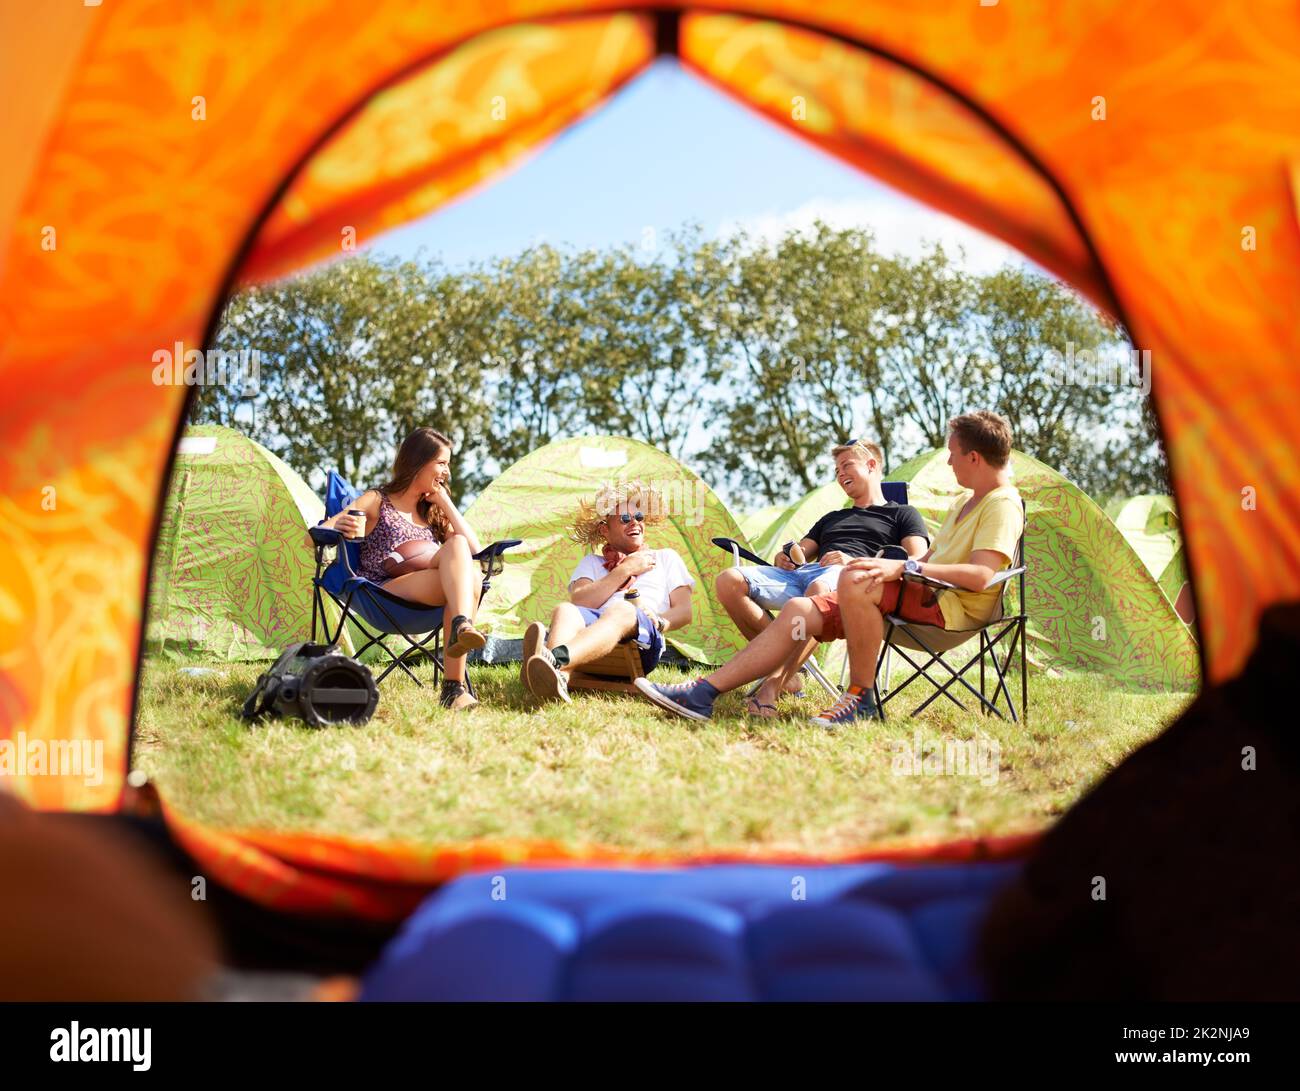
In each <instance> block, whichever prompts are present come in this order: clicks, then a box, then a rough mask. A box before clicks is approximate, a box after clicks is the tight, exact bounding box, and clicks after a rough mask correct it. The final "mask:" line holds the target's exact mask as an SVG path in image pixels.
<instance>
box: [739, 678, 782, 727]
mask: <svg viewBox="0 0 1300 1091" xmlns="http://www.w3.org/2000/svg"><path fill="white" fill-rule="evenodd" d="M777 697H778V694H777V688H776V686H775V685H774V684H773V683H772V681H771V680H770V679H769V680H768V681H766V682H764V683H763V684H762V685H761V686H759V687H758V689H756V690H755V691H754V692H753V693H752V694H751V695H750V697H749V699H748V700H747V701H746V702H745V711H746V712H748V713H749V714H750V715H751V716H753V717H754V718H755V719H759V720H775V719H776V718H777V717H778V716H779V715H780V713H779V712H778V711H777V708H776V702H777Z"/></svg>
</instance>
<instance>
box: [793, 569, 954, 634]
mask: <svg viewBox="0 0 1300 1091" xmlns="http://www.w3.org/2000/svg"><path fill="white" fill-rule="evenodd" d="M900 595H901V596H902V603H901V605H900V603H899V596H900ZM812 604H813V605H814V606H815V607H816V608H817V612H818V613H819V614H821V616H822V632H821V636H819V637H818V638H817V639H818V640H820V641H821V642H822V643H823V644H827V643H829V642H830V641H832V640H843V639H844V619H843V618H842V617H840V602H839V596H838V595H837V594H836V593H835V592H834V591H832V592H830V593H829V594H826V595H813V597H812ZM880 612H881V613H882V614H897V615H898V616H899V617H901V618H904V619H905V620H907V621H915V622H918V623H919V624H921V625H936V626H938V627H939V628H940V629H942V628H943V611H942V610H940V609H939V596H938V595H937V594H936V593H935V590H934V588H933V587H927V586H926V585H925V584H923V583H909V582H907V581H906V580H892V581H890V582H889V583H886V584H884V585H883V588H882V590H881V593H880Z"/></svg>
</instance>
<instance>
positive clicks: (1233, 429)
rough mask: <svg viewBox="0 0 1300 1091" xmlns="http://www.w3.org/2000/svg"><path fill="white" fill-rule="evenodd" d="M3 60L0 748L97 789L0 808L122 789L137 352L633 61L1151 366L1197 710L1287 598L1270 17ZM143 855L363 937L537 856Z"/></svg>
mask: <svg viewBox="0 0 1300 1091" xmlns="http://www.w3.org/2000/svg"><path fill="white" fill-rule="evenodd" d="M0 51H2V53H3V60H2V62H0V102H3V103H4V104H5V106H4V110H5V116H6V120H5V125H4V127H3V129H0V141H2V142H3V146H2V148H0V151H2V152H3V156H2V158H0V162H3V164H4V166H3V174H0V406H3V410H2V411H0V434H2V437H3V443H0V467H3V469H2V473H3V481H4V489H3V493H2V494H0V525H3V527H4V532H3V534H2V535H0V619H3V624H2V625H0V737H3V738H6V739H10V740H19V739H23V740H47V741H49V740H87V741H92V742H101V743H102V744H103V746H104V748H105V752H106V753H105V757H106V761H107V769H108V774H107V775H106V776H105V777H104V779H103V781H102V783H99V784H97V785H88V784H86V783H85V782H84V781H85V778H82V777H67V778H62V777H56V776H28V777H25V778H23V777H19V778H17V779H16V780H14V781H13V783H14V784H15V785H16V790H17V791H18V792H19V793H20V794H21V795H22V796H24V797H25V798H26V799H28V800H29V801H30V802H32V803H33V804H35V805H37V806H39V807H43V808H48V809H60V808H61V809H85V810H110V809H112V808H114V807H115V806H116V805H117V803H118V799H119V793H120V791H121V788H122V784H123V778H124V776H125V773H126V764H127V753H128V751H127V740H128V736H129V724H130V723H131V719H132V703H133V694H134V686H135V678H136V672H137V667H138V660H139V647H140V632H141V612H142V604H143V602H144V593H145V587H146V582H147V579H148V571H147V567H148V560H149V557H150V556H151V544H152V541H153V538H154V534H155V530H156V525H157V518H158V511H159V505H160V498H161V494H162V490H163V488H164V485H165V482H166V480H167V470H168V463H169V458H170V455H171V451H172V448H173V446H174V440H175V438H176V435H177V431H178V427H179V421H180V419H181V411H182V406H183V402H184V397H185V393H186V388H185V387H184V386H176V385H168V384H165V383H164V384H158V383H155V381H154V377H155V370H156V366H157V362H158V359H159V356H158V354H159V353H163V354H166V353H171V352H174V351H176V347H177V346H178V345H179V346H180V351H181V352H185V351H188V350H194V349H201V348H203V346H204V345H205V341H206V339H207V338H208V336H209V335H210V334H211V332H212V329H213V326H214V322H215V319H216V315H217V314H218V312H219V308H220V306H221V304H222V301H223V299H224V298H225V296H226V295H227V293H228V292H229V291H230V290H231V288H232V287H233V286H235V285H236V284H237V283H239V282H240V281H241V280H247V279H255V278H264V277H271V276H276V275H280V274H283V273H286V272H289V271H291V270H294V269H297V268H300V267H302V266H303V265H304V264H306V263H309V262H311V261H314V260H318V259H321V258H325V257H328V256H331V255H337V254H339V253H340V252H345V251H346V250H347V249H349V248H350V247H352V246H354V245H356V244H358V243H360V242H364V241H365V240H366V239H368V238H371V237H373V236H374V235H375V234H376V233H378V232H380V231H382V230H384V229H385V228H388V227H390V226H392V225H394V224H398V223H401V222H403V221H406V220H409V219H411V218H412V217H415V216H419V215H422V214H424V213H427V212H429V211H431V210H433V209H435V208H437V207H439V206H440V205H442V204H444V203H446V202H447V201H449V200H451V199H452V198H454V197H455V196H456V195H458V194H460V193H463V192H465V191H466V190H467V189H469V188H470V187H473V186H475V185H477V184H479V183H481V182H483V181H486V180H488V179H490V178H492V177H493V176H495V175H496V174H497V173H498V172H500V171H501V170H503V169H504V168H506V167H508V166H509V165H511V164H512V163H515V162H517V161H518V160H519V159H520V157H521V156H523V155H525V154H526V153H528V152H530V151H533V150H535V149H536V148H537V147H538V146H539V145H540V144H541V143H542V142H543V141H545V140H546V139H547V138H548V137H550V136H552V135H553V134H555V133H557V132H559V131H561V130H562V129H563V128H564V127H565V126H567V125H569V124H570V123H572V122H573V121H574V120H576V119H578V118H580V117H581V116H583V115H584V114H585V113H586V112H588V111H590V110H592V109H594V108H596V107H597V106H598V105H599V104H600V103H601V102H602V101H603V100H605V99H606V98H608V97H609V96H610V95H611V94H614V93H615V92H616V91H617V90H618V88H619V87H620V86H621V85H622V84H624V83H625V82H626V81H627V80H629V79H630V78H632V77H633V76H635V75H636V74H637V73H638V72H640V71H642V70H643V69H644V68H645V67H646V66H647V65H649V64H650V63H652V62H653V61H654V60H655V59H656V57H659V56H662V55H665V54H667V55H675V56H676V57H677V58H679V60H680V62H681V63H682V64H683V65H684V66H685V67H686V69H687V70H689V71H690V72H693V73H694V74H696V75H697V76H698V77H699V78H701V79H704V80H706V81H708V82H709V83H710V84H712V85H713V86H714V87H716V88H718V89H719V90H721V91H722V92H725V93H726V94H729V95H732V96H734V97H735V98H736V99H738V100H739V101H741V102H743V103H746V104H748V105H749V106H750V107H752V108H753V109H754V110H757V111H759V112H760V113H761V114H762V115H763V116H765V117H767V118H769V119H770V120H772V121H773V122H774V123H776V124H778V125H781V126H782V127H784V128H785V129H786V130H788V131H789V132H790V133H792V134H794V135H795V136H797V137H799V138H801V139H804V140H807V141H810V142H812V143H813V144H815V145H817V146H818V147H821V148H824V149H826V150H828V151H829V152H831V153H833V154H835V155H837V156H839V157H841V158H842V159H844V160H846V161H848V162H850V163H853V164H856V165H857V166H858V167H860V168H861V169H862V170H864V171H867V172H869V173H871V174H873V175H876V176H877V177H879V178H881V179H883V180H885V181H887V182H888V183H890V184H892V185H894V186H896V187H897V188H899V189H901V190H903V191H905V192H907V193H910V194H912V195H914V196H915V197H917V198H918V199H920V200H922V201H925V202H927V203H928V204H930V205H932V206H935V207H937V208H940V209H943V210H944V211H947V212H949V213H951V214H953V215H955V216H958V217H960V218H962V219H963V220H966V221H967V222H969V223H971V224H973V225H975V226H977V227H980V228H982V229H984V230H986V231H989V232H991V233H993V234H995V235H997V236H999V237H1001V238H1002V239H1004V240H1006V241H1007V242H1009V243H1011V244H1012V245H1015V246H1017V247H1019V248H1020V249H1021V250H1022V251H1024V252H1025V253H1026V254H1028V255H1029V256H1030V257H1032V258H1033V259H1035V260H1036V261H1038V262H1039V263H1040V264H1042V265H1043V266H1045V267H1046V268H1048V269H1051V270H1052V271H1053V272H1055V273H1057V274H1058V275H1060V276H1061V277H1063V278H1064V279H1066V280H1068V281H1070V282H1071V283H1073V284H1074V285H1076V286H1077V287H1078V288H1079V289H1080V290H1081V291H1083V292H1084V293H1086V294H1087V295H1088V296H1089V297H1090V298H1091V299H1092V300H1094V301H1095V302H1096V303H1097V304H1098V305H1099V306H1101V307H1103V308H1105V309H1106V310H1108V311H1110V312H1111V313H1112V314H1114V315H1115V316H1116V317H1118V318H1119V319H1120V320H1122V321H1123V323H1124V324H1125V326H1126V327H1127V328H1128V330H1129V332H1130V333H1131V335H1132V338H1133V340H1134V343H1135V344H1136V345H1137V346H1138V347H1139V348H1141V349H1146V350H1150V353H1151V361H1152V373H1153V379H1154V394H1155V400H1156V405H1157V408H1158V411H1159V416H1160V421H1161V425H1162V428H1163V432H1164V435H1165V437H1166V440H1167V445H1168V449H1169V454H1170V458H1171V460H1172V466H1173V472H1174V481H1175V486H1176V491H1177V498H1178V501H1179V505H1180V508H1181V513H1182V518H1183V526H1184V530H1185V533H1186V540H1187V548H1188V551H1189V559H1190V566H1191V570H1192V572H1193V574H1194V582H1195V588H1196V594H1197V597H1198V600H1199V609H1198V610H1197V614H1198V616H1199V618H1200V619H1201V621H1200V624H1201V628H1202V633H1201V636H1202V648H1203V650H1204V657H1205V660H1204V665H1205V669H1206V673H1207V676H1208V677H1209V678H1210V679H1211V680H1218V679H1222V678H1225V677H1228V676H1230V675H1232V674H1233V673H1234V672H1235V671H1236V670H1237V669H1238V667H1239V666H1240V665H1241V664H1242V662H1243V661H1244V659H1245V657H1246V655H1247V654H1248V653H1249V651H1250V649H1251V646H1252V642H1253V640H1254V635H1255V630H1256V622H1257V619H1258V616H1259V613H1260V611H1261V609H1262V608H1263V607H1264V606H1265V605H1266V604H1268V603H1270V602H1273V601H1277V600H1285V599H1294V598H1297V597H1298V596H1300V468H1298V463H1300V459H1297V447H1298V446H1300V443H1298V441H1297V439H1296V429H1295V426H1294V413H1295V407H1296V406H1297V405H1300V367H1298V366H1297V365H1296V363H1295V361H1296V360H1297V359H1300V324H1297V322H1296V320H1295V315H1296V308H1297V303H1300V230H1298V225H1297V215H1296V213H1297V202H1298V201H1300V126H1298V125H1297V119H1300V9H1297V8H1296V7H1295V6H1294V5H1290V4H1255V5H1251V6H1250V7H1249V8H1241V7H1234V6H1230V5H1215V4H1205V3H1202V2H1199V0H1142V2H1137V3H1135V2H1134V0H1060V2H1058V3H1053V4H1050V5H1048V4H1039V3H1029V2H1026V0H917V2H916V3H911V4H898V3H896V2H885V0H822V2H819V3H816V4H814V3H807V2H796V0H714V2H712V3H708V4H691V3H681V2H672V0H661V2H659V3H655V4H653V5H649V4H647V5H643V6H640V7H635V6H629V5H628V4H626V3H619V2H617V0H490V2H483V3H475V4H467V3H450V2H443V0H431V2H429V3H423V4H411V3H409V0H364V2H361V0H286V2H285V3H283V4H275V5H267V4H264V3H261V2H259V0H191V2H187V3H184V4H177V3H172V2H168V0H108V2H106V3H102V4H100V3H97V2H95V0H85V2H84V3H83V4H76V3H72V2H68V3H61V4H41V5H19V4H6V5H4V6H3V8H0ZM163 358H166V357H165V356H164V357H163ZM122 482H130V483H131V486H130V488H124V487H123V486H122V484H121V483H122ZM175 828H176V830H177V832H178V834H179V836H180V837H181V839H182V840H183V841H184V842H185V843H186V844H187V845H188V846H189V847H190V848H191V849H192V850H193V851H195V852H196V853H198V854H199V855H200V856H201V857H202V858H204V859H206V860H209V861H210V862H211V863H212V870H213V873H214V874H218V875H224V876H226V877H227V878H229V879H230V880H231V881H232V882H235V883H236V885H238V887H239V888H240V889H241V890H244V891H246V892H249V893H252V894H254V895H255V896H257V897H259V898H260V899H262V900H263V901H266V902H271V903H276V904H287V905H288V904H291V905H294V906H298V907H309V908H318V909H324V908H328V907H331V906H335V907H339V908H342V909H346V910H348V911H351V912H364V913H368V914H371V915H380V916H382V915H385V914H386V913H391V912H394V911H395V910H394V908H393V903H391V902H388V901H384V900H383V898H379V900H378V901H376V900H375V899H376V898H377V897H378V895H373V889H374V887H375V886H376V884H378V885H382V883H380V882H379V881H380V880H383V881H384V882H387V883H388V884H389V886H387V887H384V889H386V890H390V891H391V889H393V886H392V884H393V883H394V882H395V881H399V880H400V881H405V882H408V883H414V884H417V885H418V884H420V883H428V882H433V881H436V880H438V879H440V878H443V877H445V876H446V875H447V874H450V873H452V872H454V871H455V870H457V869H459V868H462V867H465V866H470V865H472V864H474V863H479V864H482V863H490V862H492V861H494V860H497V859H501V858H502V857H503V856H504V857H507V858H511V859H517V858H523V857H528V858H536V857H539V856H541V857H551V858H554V856H555V855H556V854H563V852H564V850H563V848H562V847H556V846H538V845H526V846H507V845H494V846H485V847H482V848H481V849H480V848H478V847H465V846H454V847H451V848H446V847H434V848H428V847H425V848H416V847H410V846H406V847H401V846H394V847H392V848H389V849H384V848H380V849H374V848H371V847H366V846H349V845H346V844H342V845H341V844H337V843H333V842H325V841H323V840H315V839H306V840H304V839H301V838H295V839H288V838H276V837H274V836H270V835H267V836H262V837H235V836H234V835H231V834H229V833H222V832H219V831H212V830H204V829H199V828H195V827H192V826H189V825H187V824H186V823H185V822H184V820H182V819H180V818H176V819H175ZM950 851H951V852H953V853H955V854H957V855H962V854H964V853H966V852H967V851H969V846H967V847H962V846H953V847H951V850H950ZM365 876H371V877H373V878H374V879H375V881H376V883H375V884H372V885H371V886H370V887H366V886H365V884H364V883H363V882H362V879H363V877H365ZM399 885H400V883H399ZM407 894H409V891H407ZM406 896H407V895H406V894H403V895H402V897H406ZM398 900H399V901H400V900H401V898H399V899H398Z"/></svg>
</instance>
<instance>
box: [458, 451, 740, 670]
mask: <svg viewBox="0 0 1300 1091" xmlns="http://www.w3.org/2000/svg"><path fill="white" fill-rule="evenodd" d="M625 480H640V481H644V482H647V483H649V484H652V485H653V486H654V487H655V488H656V489H657V490H658V491H659V493H660V495H661V496H662V497H663V500H664V507H665V515H666V517H667V518H666V519H665V521H664V522H663V523H662V524H661V525H659V526H656V527H654V528H653V529H651V530H650V531H648V532H647V534H646V541H647V543H648V544H649V545H650V546H651V548H664V547H667V548H671V549H675V550H676V551H677V552H678V554H679V555H680V556H681V558H682V561H683V562H684V563H685V565H686V568H687V569H688V570H689V571H690V573H691V575H693V576H694V577H695V579H696V581H697V582H696V585H695V593H694V596H693V599H692V603H693V606H694V620H693V621H692V623H691V624H690V625H689V626H687V627H686V628H684V629H680V630H678V631H676V632H674V633H672V634H671V636H670V637H669V643H670V644H671V645H673V646H674V647H675V648H676V649H677V650H678V651H679V652H681V653H682V654H683V655H685V656H686V657H687V658H688V659H693V660H696V661H697V662H703V663H721V662H723V661H724V660H726V659H728V658H730V656H732V655H733V654H734V653H735V652H736V651H738V650H739V649H740V647H741V645H742V643H743V642H742V640H741V637H740V634H739V633H738V632H737V631H736V628H735V626H734V625H732V624H731V621H730V619H728V617H727V615H726V614H725V613H724V612H723V610H722V608H721V607H720V606H719V605H718V604H717V600H716V598H715V597H714V595H713V581H714V579H715V577H716V576H717V574H718V573H719V572H720V571H721V570H722V569H723V568H725V567H727V565H729V564H730V563H731V560H730V557H729V555H728V554H726V553H724V552H723V551H722V550H720V549H718V548H717V547H716V546H714V545H712V544H711V543H710V539H711V538H714V537H718V536H725V537H729V538H739V537H740V536H741V535H740V529H739V528H738V527H737V526H736V522H735V520H734V519H733V518H732V517H731V515H730V513H729V512H728V511H727V508H726V506H725V505H724V504H723V503H722V501H721V500H720V499H718V497H717V495H716V494H715V493H714V492H713V490H712V489H710V488H709V487H708V486H707V485H706V484H705V483H704V481H703V480H702V479H701V478H700V477H699V476H698V475H697V474H695V473H694V472H693V471H691V470H689V469H687V468H686V467H685V466H683V465H682V464H681V463H680V462H678V461H677V460H676V459H675V458H673V457H672V456H671V455H669V454H666V453H664V452H663V451H660V450H658V449H657V448H655V447H651V446H650V445H648V444H645V443H641V442H639V441H638V440H632V439H625V438H622V437H616V436H584V437H581V438H578V439H566V440H557V441H555V442H554V443H550V444H547V445H546V446H545V447H542V448H541V449H539V450H537V451H534V452H532V454H530V455H527V456H525V457H524V458H522V459H520V460H519V461H518V462H516V463H515V464H514V465H513V466H511V467H510V468H509V469H508V470H506V471H505V472H504V473H503V474H501V475H500V476H499V477H498V478H497V479H496V480H495V481H493V482H492V484H490V485H489V486H488V487H487V488H486V489H484V490H483V492H482V493H480V494H479V496H478V498H477V499H476V500H475V501H474V503H473V504H472V505H470V507H469V509H468V510H467V511H466V513H465V518H466V519H467V520H469V523H470V525H471V526H473V528H474V531H475V533H476V534H477V535H478V536H479V538H480V540H482V541H484V542H487V541H492V540H495V539H498V538H521V539H523V544H522V545H520V546H517V547H516V548H514V549H512V550H511V551H510V553H509V555H508V557H507V564H506V568H505V571H504V572H503V573H502V574H501V575H500V576H499V577H497V578H496V579H494V580H493V581H492V593H491V594H490V595H489V596H488V598H487V599H485V600H484V604H483V612H482V614H481V615H480V619H481V620H482V621H483V623H484V624H485V625H490V626H491V632H492V635H493V636H494V637H518V636H521V635H522V634H523V630H524V627H525V626H526V625H527V624H528V623H529V622H530V621H546V620H548V619H549V618H550V615H551V611H552V610H553V609H554V608H555V606H556V605H557V604H558V603H560V602H562V601H564V600H565V599H566V598H567V597H568V584H569V578H570V577H571V576H572V575H573V570H574V568H575V567H577V564H578V561H579V560H581V559H582V556H583V555H584V553H586V552H587V549H586V547H585V546H581V545H578V544H577V543H576V542H573V541H570V540H569V536H568V535H569V527H570V525H571V524H572V522H573V517H574V512H575V510H576V508H577V505H578V502H579V501H580V500H583V499H586V500H591V499H592V498H593V497H594V496H595V494H596V490H597V488H598V487H599V486H600V485H602V484H604V483H605V482H613V481H625Z"/></svg>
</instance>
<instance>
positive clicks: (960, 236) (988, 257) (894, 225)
mask: <svg viewBox="0 0 1300 1091" xmlns="http://www.w3.org/2000/svg"><path fill="white" fill-rule="evenodd" d="M816 220H821V221H822V222H823V223H825V224H827V225H828V226H830V227H836V228H846V227H861V228H869V229H870V230H871V231H872V232H873V233H874V234H875V236H876V245H877V246H878V247H879V248H880V250H881V251H883V252H884V253H886V254H891V253H897V254H903V255H906V256H908V257H916V256H917V255H919V254H920V253H921V252H922V250H923V249H925V248H926V247H927V246H928V245H929V244H931V243H934V242H938V243H942V244H943V247H944V250H945V251H947V253H948V255H949V256H950V257H951V258H953V259H954V260H955V261H961V263H962V264H963V265H964V267H965V268H967V269H968V270H970V271H971V272H974V273H988V272H992V271H993V270H995V269H997V268H998V267H1000V266H1002V265H1004V264H1007V263H1010V264H1012V265H1023V266H1029V267H1033V268H1036V266H1033V265H1032V263H1031V262H1030V261H1029V259H1027V258H1026V257H1025V256H1024V255H1023V254H1021V253H1020V252H1019V251H1018V250H1015V249H1013V248H1012V247H1010V246H1007V245H1006V244H1005V243H1003V242H1002V241H1001V240H999V239H995V238H993V236H991V235H986V234H984V232H982V231H977V230H976V229H975V228H973V227H969V226H968V225H966V224H964V223H962V222H961V221H960V220H955V219H953V218H952V217H951V216H948V215H945V214H944V213H942V212H936V211H934V210H933V209H930V208H927V207H926V206H925V205H921V204H918V203H916V202H915V201H911V200H907V199H904V198H900V197H896V196H894V195H893V194H891V193H889V192H888V191H885V190H882V191H881V193H880V194H879V196H873V197H855V198H851V199H850V198H840V199H832V198H827V197H814V198H813V199H812V200H809V201H805V202H804V203H803V204H801V205H799V206H798V207H796V208H792V209H786V210H775V209H774V210H770V211H766V212H763V213H760V214H759V215H757V216H750V217H742V218H738V219H728V220H724V221H723V222H722V223H721V224H719V225H718V232H717V233H718V236H719V237H724V236H727V235H730V234H733V233H734V232H735V231H736V230H737V229H743V230H745V231H746V232H747V233H748V234H749V235H751V236H754V237H757V238H761V239H764V240H767V241H769V242H771V241H774V240H776V239H778V238H780V237H781V236H782V235H785V234H786V233H787V232H789V231H792V230H795V231H806V230H808V229H810V228H811V227H812V225H813V223H814V222H815V221H816ZM959 250H960V251H964V252H965V258H964V260H962V258H961V254H960V253H959Z"/></svg>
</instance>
